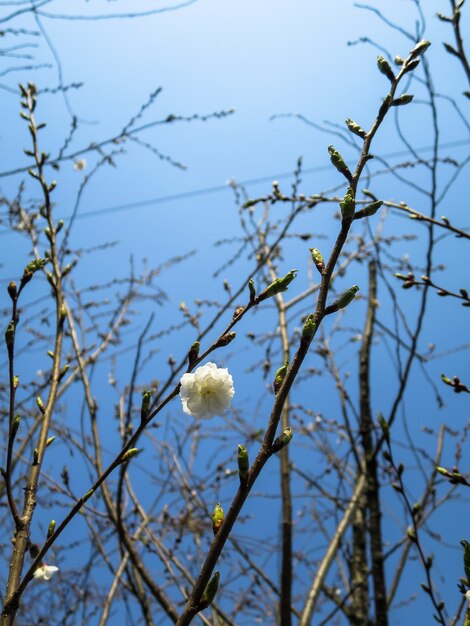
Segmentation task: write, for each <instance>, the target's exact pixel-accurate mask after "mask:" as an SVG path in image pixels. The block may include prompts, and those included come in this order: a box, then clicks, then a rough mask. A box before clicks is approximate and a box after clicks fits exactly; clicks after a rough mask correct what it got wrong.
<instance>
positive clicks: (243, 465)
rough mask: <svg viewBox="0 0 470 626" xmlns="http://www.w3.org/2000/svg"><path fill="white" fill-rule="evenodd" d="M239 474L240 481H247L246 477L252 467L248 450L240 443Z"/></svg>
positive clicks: (238, 456) (243, 482) (238, 455)
mask: <svg viewBox="0 0 470 626" xmlns="http://www.w3.org/2000/svg"><path fill="white" fill-rule="evenodd" d="M237 460H238V475H239V477H240V482H241V483H242V484H245V483H246V479H247V478H248V471H249V469H250V461H249V458H248V450H247V449H246V448H245V446H242V445H241V444H240V443H239V444H238V454H237Z"/></svg>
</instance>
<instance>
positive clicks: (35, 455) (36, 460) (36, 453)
mask: <svg viewBox="0 0 470 626" xmlns="http://www.w3.org/2000/svg"><path fill="white" fill-rule="evenodd" d="M38 463H39V450H38V449H37V448H34V450H33V465H38Z"/></svg>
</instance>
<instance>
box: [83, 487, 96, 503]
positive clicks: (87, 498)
mask: <svg viewBox="0 0 470 626" xmlns="http://www.w3.org/2000/svg"><path fill="white" fill-rule="evenodd" d="M94 493H95V490H94V489H90V490H89V491H87V492H86V494H85V495H84V496H82V500H83V503H85V502H87V500H89V499H90V498H91V496H92V495H93V494H94Z"/></svg>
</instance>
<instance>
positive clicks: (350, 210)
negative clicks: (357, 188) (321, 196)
mask: <svg viewBox="0 0 470 626" xmlns="http://www.w3.org/2000/svg"><path fill="white" fill-rule="evenodd" d="M339 206H340V207H341V215H342V216H343V217H346V218H349V217H353V216H354V212H355V210H356V200H355V198H354V191H353V190H352V189H351V187H348V190H347V192H346V195H345V196H344V198H343V201H342V202H340V203H339Z"/></svg>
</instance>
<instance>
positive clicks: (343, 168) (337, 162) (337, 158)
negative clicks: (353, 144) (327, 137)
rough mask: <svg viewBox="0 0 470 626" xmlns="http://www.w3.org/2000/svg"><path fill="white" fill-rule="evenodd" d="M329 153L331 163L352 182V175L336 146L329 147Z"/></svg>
mask: <svg viewBox="0 0 470 626" xmlns="http://www.w3.org/2000/svg"><path fill="white" fill-rule="evenodd" d="M328 152H329V153H330V159H331V162H332V163H333V165H334V166H335V167H336V169H337V170H338V172H340V173H341V174H343V176H345V177H346V178H347V179H348V180H351V179H352V174H351V172H350V171H349V168H348V166H347V165H346V163H345V162H344V159H343V157H342V156H341V154H340V153H339V152H338V150H336V148H335V147H334V146H328Z"/></svg>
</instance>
